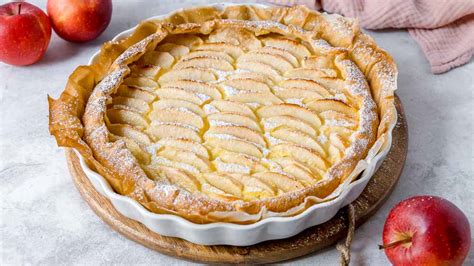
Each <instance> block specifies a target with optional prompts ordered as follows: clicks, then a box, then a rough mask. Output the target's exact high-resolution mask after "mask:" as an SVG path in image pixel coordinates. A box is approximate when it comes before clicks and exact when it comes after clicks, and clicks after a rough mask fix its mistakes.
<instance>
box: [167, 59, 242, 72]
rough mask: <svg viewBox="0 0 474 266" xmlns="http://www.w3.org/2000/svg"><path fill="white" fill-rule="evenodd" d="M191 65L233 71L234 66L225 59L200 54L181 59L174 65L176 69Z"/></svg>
mask: <svg viewBox="0 0 474 266" xmlns="http://www.w3.org/2000/svg"><path fill="white" fill-rule="evenodd" d="M189 67H199V68H205V69H209V68H213V69H218V70H222V71H232V70H234V67H233V66H232V65H231V64H230V63H229V62H227V61H226V60H224V59H221V58H216V57H210V56H204V55H203V56H200V57H192V58H187V59H181V60H180V61H179V62H178V63H176V65H174V69H183V68H189Z"/></svg>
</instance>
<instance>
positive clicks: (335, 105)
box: [306, 99, 358, 119]
mask: <svg viewBox="0 0 474 266" xmlns="http://www.w3.org/2000/svg"><path fill="white" fill-rule="evenodd" d="M306 106H307V107H308V108H309V109H311V110H313V111H315V112H317V113H321V112H324V111H328V110H333V111H336V112H339V113H342V114H344V115H347V116H348V117H350V118H353V119H355V118H357V116H358V111H357V109H355V108H353V107H351V106H349V105H347V104H345V103H344V102H342V101H339V100H334V99H322V100H315V101H311V102H308V103H307V104H306Z"/></svg>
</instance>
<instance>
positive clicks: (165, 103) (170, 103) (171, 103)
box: [153, 99, 204, 117]
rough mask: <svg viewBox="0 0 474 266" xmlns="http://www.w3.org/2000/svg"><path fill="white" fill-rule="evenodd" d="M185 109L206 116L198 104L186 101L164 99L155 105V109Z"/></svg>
mask: <svg viewBox="0 0 474 266" xmlns="http://www.w3.org/2000/svg"><path fill="white" fill-rule="evenodd" d="M168 108H181V109H183V108H185V109H187V111H190V112H193V113H195V114H197V115H199V116H201V117H202V116H204V111H203V110H202V109H201V107H200V106H199V105H197V104H194V103H192V102H188V101H184V100H176V99H162V100H159V101H156V102H154V103H153V109H168Z"/></svg>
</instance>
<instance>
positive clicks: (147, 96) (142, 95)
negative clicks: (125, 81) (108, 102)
mask: <svg viewBox="0 0 474 266" xmlns="http://www.w3.org/2000/svg"><path fill="white" fill-rule="evenodd" d="M116 95H119V96H124V97H130V98H135V99H140V100H143V101H145V102H147V103H151V102H153V101H154V100H155V99H156V95H154V94H152V93H150V92H147V91H145V90H142V89H139V88H134V87H128V86H126V85H120V87H119V88H118V90H117V92H116Z"/></svg>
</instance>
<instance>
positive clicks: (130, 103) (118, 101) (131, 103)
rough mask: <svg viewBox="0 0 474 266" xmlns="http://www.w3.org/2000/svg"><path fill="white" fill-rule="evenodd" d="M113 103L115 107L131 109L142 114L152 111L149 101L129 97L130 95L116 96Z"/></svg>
mask: <svg viewBox="0 0 474 266" xmlns="http://www.w3.org/2000/svg"><path fill="white" fill-rule="evenodd" d="M112 105H113V106H114V107H119V108H124V109H130V110H132V111H136V112H138V113H141V114H146V113H148V112H149V111H150V106H149V105H148V103H147V102H145V101H144V100H141V99H136V98H129V97H122V96H118V97H114V98H112Z"/></svg>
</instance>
